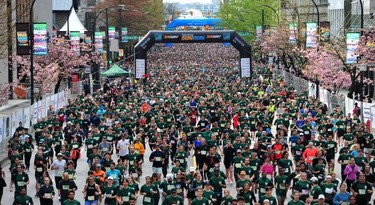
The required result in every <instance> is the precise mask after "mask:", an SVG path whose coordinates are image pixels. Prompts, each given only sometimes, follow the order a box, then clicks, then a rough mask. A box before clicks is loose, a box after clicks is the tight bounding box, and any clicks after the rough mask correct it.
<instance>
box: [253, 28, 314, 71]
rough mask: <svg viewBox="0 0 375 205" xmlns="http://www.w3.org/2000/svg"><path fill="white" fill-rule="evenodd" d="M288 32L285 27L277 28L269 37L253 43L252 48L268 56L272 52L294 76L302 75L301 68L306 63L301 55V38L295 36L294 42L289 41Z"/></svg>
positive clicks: (265, 36) (266, 36)
mask: <svg viewBox="0 0 375 205" xmlns="http://www.w3.org/2000/svg"><path fill="white" fill-rule="evenodd" d="M289 37H290V30H289V28H288V26H287V25H282V26H279V28H278V29H276V30H271V31H270V33H269V35H263V36H262V37H261V39H259V40H258V41H255V43H254V46H255V48H257V50H258V52H261V53H263V55H265V56H268V53H269V52H274V53H276V54H277V55H278V56H279V59H280V61H281V63H282V65H283V66H284V68H285V69H287V70H290V71H292V72H293V73H294V74H296V75H301V74H302V68H303V67H304V65H305V64H306V63H307V60H306V58H305V57H304V55H303V45H304V41H302V40H301V39H302V38H301V37H300V36H299V35H298V33H296V34H295V37H296V41H295V42H294V43H292V42H290V41H289Z"/></svg>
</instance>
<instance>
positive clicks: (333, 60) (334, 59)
mask: <svg viewBox="0 0 375 205" xmlns="http://www.w3.org/2000/svg"><path fill="white" fill-rule="evenodd" d="M346 49H347V45H346V40H345V38H344V37H341V38H337V39H331V41H330V42H328V43H325V44H322V45H321V46H320V47H319V51H317V50H315V49H310V50H308V51H305V57H306V59H308V65H307V66H306V70H305V71H304V74H305V76H307V77H310V78H311V77H312V76H313V77H314V76H315V77H318V79H319V81H320V82H321V83H322V85H323V87H326V88H329V89H340V88H348V89H349V93H348V96H349V97H353V93H354V91H355V88H356V85H357V84H358V80H359V77H360V75H361V71H360V67H368V68H369V70H374V68H373V67H374V66H373V65H374V64H375V33H374V32H370V31H364V32H363V35H362V36H361V37H360V40H359V43H358V48H357V54H358V57H359V58H358V61H357V63H354V64H349V63H347V62H346V53H347V52H346ZM364 83H367V84H372V83H373V82H372V80H371V79H364Z"/></svg>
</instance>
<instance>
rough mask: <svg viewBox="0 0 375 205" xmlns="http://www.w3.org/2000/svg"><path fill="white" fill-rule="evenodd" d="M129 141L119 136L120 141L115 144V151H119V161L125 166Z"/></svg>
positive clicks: (123, 136)
mask: <svg viewBox="0 0 375 205" xmlns="http://www.w3.org/2000/svg"><path fill="white" fill-rule="evenodd" d="M129 146H130V141H129V139H126V135H122V136H121V140H119V141H118V142H117V149H118V150H119V156H120V159H121V160H122V161H123V162H124V163H125V164H126V160H127V159H128V154H129Z"/></svg>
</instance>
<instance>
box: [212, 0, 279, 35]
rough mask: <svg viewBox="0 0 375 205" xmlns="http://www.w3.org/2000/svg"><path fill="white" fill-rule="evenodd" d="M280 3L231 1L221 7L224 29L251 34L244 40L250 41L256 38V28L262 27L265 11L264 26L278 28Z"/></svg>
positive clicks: (252, 0)
mask: <svg viewBox="0 0 375 205" xmlns="http://www.w3.org/2000/svg"><path fill="white" fill-rule="evenodd" d="M278 2H279V1H277V0H229V1H227V2H225V3H223V4H222V5H221V6H220V10H219V17H220V18H221V19H222V20H223V25H222V26H223V27H225V28H226V29H230V30H236V31H239V32H249V33H250V34H251V35H250V36H245V37H244V38H245V39H246V40H248V41H250V40H253V39H254V38H255V36H256V30H255V27H256V26H260V25H262V10H264V25H265V26H270V27H276V26H277V24H278V18H279V17H278V14H277V12H278V10H279V3H278Z"/></svg>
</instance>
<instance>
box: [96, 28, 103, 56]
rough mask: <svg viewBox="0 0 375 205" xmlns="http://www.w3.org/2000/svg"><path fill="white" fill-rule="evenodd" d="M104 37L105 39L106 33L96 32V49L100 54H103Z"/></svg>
mask: <svg viewBox="0 0 375 205" xmlns="http://www.w3.org/2000/svg"><path fill="white" fill-rule="evenodd" d="M103 37H104V32H102V31H97V32H95V48H96V51H98V52H100V53H103Z"/></svg>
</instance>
